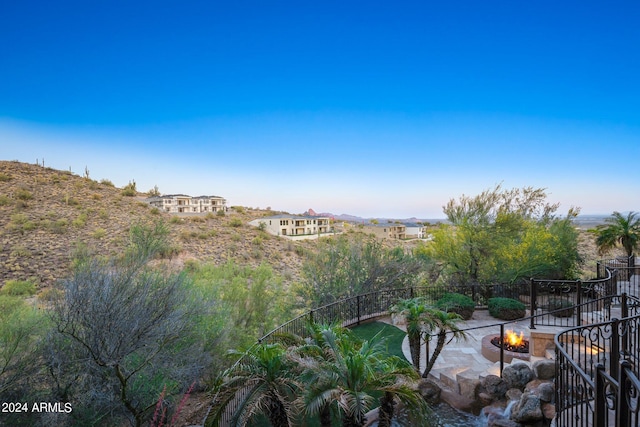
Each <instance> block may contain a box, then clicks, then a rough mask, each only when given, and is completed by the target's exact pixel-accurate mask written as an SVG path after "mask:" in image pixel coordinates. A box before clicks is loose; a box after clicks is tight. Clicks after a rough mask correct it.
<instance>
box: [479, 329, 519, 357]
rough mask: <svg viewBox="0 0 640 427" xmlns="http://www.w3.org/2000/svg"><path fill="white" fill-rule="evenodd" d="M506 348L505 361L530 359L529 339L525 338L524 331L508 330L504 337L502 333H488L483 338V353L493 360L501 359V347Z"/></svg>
mask: <svg viewBox="0 0 640 427" xmlns="http://www.w3.org/2000/svg"><path fill="white" fill-rule="evenodd" d="M501 347H502V348H504V362H505V363H511V361H512V360H513V359H514V358H516V359H520V360H529V358H530V355H529V340H527V339H525V338H524V333H523V332H520V333H519V334H518V333H515V332H514V331H510V330H507V331H506V332H505V336H504V338H503V337H501V336H500V335H487V336H485V337H484V338H482V355H483V356H484V357H485V358H486V359H488V360H490V361H492V362H498V361H500V348H501Z"/></svg>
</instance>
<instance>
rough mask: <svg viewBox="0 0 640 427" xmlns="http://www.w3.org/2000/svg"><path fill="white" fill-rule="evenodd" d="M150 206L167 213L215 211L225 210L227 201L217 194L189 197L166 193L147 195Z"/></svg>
mask: <svg viewBox="0 0 640 427" xmlns="http://www.w3.org/2000/svg"><path fill="white" fill-rule="evenodd" d="M146 201H147V203H149V204H150V205H151V206H153V207H156V208H158V209H160V210H161V211H163V212H169V213H176V214H177V213H190V214H194V213H209V212H213V213H216V212H218V211H223V212H224V211H226V210H227V201H226V200H225V199H224V198H223V197H219V196H198V197H191V196H187V195H185V194H166V195H163V196H154V197H149V198H148V199H147V200H146Z"/></svg>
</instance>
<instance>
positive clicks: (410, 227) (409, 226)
mask: <svg viewBox="0 0 640 427" xmlns="http://www.w3.org/2000/svg"><path fill="white" fill-rule="evenodd" d="M404 226H405V227H406V235H407V239H426V238H427V227H425V226H424V224H422V223H417V222H408V223H405V224H404Z"/></svg>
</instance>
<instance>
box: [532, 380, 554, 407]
mask: <svg viewBox="0 0 640 427" xmlns="http://www.w3.org/2000/svg"><path fill="white" fill-rule="evenodd" d="M531 394H535V395H536V396H538V397H539V398H540V400H541V401H543V402H545V403H548V402H553V401H554V400H555V395H556V388H555V387H554V385H553V384H552V383H549V382H547V383H542V384H540V385H539V386H538V387H536V388H534V389H533V390H531Z"/></svg>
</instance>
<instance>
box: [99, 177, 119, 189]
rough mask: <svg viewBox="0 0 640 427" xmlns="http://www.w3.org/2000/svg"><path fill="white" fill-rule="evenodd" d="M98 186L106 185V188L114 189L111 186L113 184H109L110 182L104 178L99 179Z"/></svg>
mask: <svg viewBox="0 0 640 427" xmlns="http://www.w3.org/2000/svg"><path fill="white" fill-rule="evenodd" d="M100 184H102V185H106V186H107V187H115V185H113V182H111V180H108V179H106V178H104V179H101V180H100Z"/></svg>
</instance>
